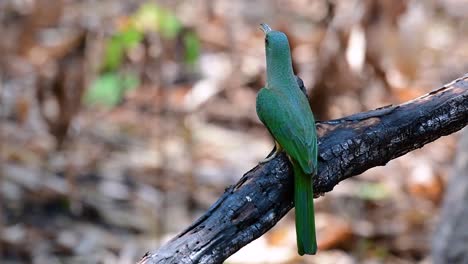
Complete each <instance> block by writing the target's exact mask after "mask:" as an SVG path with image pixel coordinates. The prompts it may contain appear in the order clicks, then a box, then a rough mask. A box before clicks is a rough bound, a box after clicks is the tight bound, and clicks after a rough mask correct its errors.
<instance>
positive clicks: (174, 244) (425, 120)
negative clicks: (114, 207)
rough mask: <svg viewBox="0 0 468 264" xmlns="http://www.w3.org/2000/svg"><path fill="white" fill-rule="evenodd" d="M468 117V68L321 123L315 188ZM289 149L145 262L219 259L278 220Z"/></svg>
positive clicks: (283, 208)
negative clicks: (429, 88) (395, 99)
mask: <svg viewBox="0 0 468 264" xmlns="http://www.w3.org/2000/svg"><path fill="white" fill-rule="evenodd" d="M467 123H468V75H465V77H463V78H460V79H458V80H456V81H454V82H452V83H450V84H447V85H445V86H444V87H442V88H440V89H438V90H436V91H433V92H431V93H429V94H427V95H425V96H422V97H420V98H417V99H415V100H412V101H410V102H408V103H405V104H402V105H398V106H387V107H383V108H380V109H377V110H373V111H369V112H364V113H360V114H355V115H352V116H348V117H345V118H342V119H338V120H333V121H328V122H319V123H318V124H317V130H318V135H319V151H320V153H319V171H318V176H317V177H316V178H315V180H314V190H315V192H316V193H325V192H328V191H331V190H332V189H333V187H334V186H335V185H337V184H338V183H339V182H340V181H342V180H344V179H346V178H349V177H351V176H354V175H358V174H360V173H362V172H364V171H366V170H368V169H370V168H372V167H375V166H382V165H385V164H386V163H387V162H388V161H390V160H392V159H394V158H397V157H399V156H402V155H404V154H406V153H408V152H410V151H412V150H414V149H417V148H420V147H422V146H424V145H425V144H427V143H429V142H431V141H434V140H436V139H438V138H439V137H441V136H445V135H448V134H451V133H453V132H455V131H457V130H460V129H461V128H463V127H465V126H466V125H467ZM290 174H291V168H290V165H289V162H288V159H287V158H286V156H285V155H284V154H281V155H279V156H278V157H276V158H275V159H273V160H272V161H270V162H268V163H266V164H262V165H258V166H257V167H255V168H253V169H252V170H250V171H249V172H247V173H246V174H245V175H244V176H243V177H242V178H241V179H240V180H239V182H238V183H237V184H236V185H235V186H232V187H230V188H228V189H226V191H225V193H224V194H223V195H222V196H221V198H220V199H219V200H218V201H217V202H216V203H215V204H214V205H212V206H211V208H210V209H209V210H208V211H207V212H206V213H205V214H204V215H203V216H202V217H201V218H200V219H198V220H196V221H195V222H194V223H193V224H192V225H191V226H190V227H188V228H187V229H186V230H185V231H183V232H182V233H181V234H179V235H178V236H177V237H175V238H173V239H172V240H171V241H169V242H168V243H167V244H165V245H163V246H162V247H161V248H160V249H158V250H155V251H153V252H151V253H147V254H146V255H145V256H144V257H143V259H142V260H141V261H140V263H221V262H222V261H224V260H225V259H226V258H227V257H229V256H230V255H232V254H233V253H234V252H236V251H237V250H239V249H240V248H242V247H243V246H245V245H246V244H248V243H249V242H251V241H252V240H254V239H256V238H258V237H260V236H261V235H262V234H264V233H265V232H267V231H268V230H269V229H270V228H271V227H273V226H274V225H275V224H276V223H277V222H278V221H279V220H280V219H281V218H282V217H283V216H284V215H285V214H286V213H287V212H288V211H289V210H290V209H291V208H292V207H293V203H292V191H293V182H292V181H293V177H291V175H290Z"/></svg>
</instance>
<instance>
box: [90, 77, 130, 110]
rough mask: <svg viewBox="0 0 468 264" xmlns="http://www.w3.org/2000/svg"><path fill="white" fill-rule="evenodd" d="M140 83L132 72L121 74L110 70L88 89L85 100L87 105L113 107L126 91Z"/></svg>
mask: <svg viewBox="0 0 468 264" xmlns="http://www.w3.org/2000/svg"><path fill="white" fill-rule="evenodd" d="M138 85H139V81H138V79H137V78H136V77H135V76H134V75H131V74H127V75H123V76H121V75H119V74H118V73H116V72H108V73H105V74H103V75H101V76H99V77H98V78H97V79H96V80H94V82H93V83H92V84H91V86H90V87H89V89H87V90H86V93H85V95H84V102H85V103H86V104H87V105H103V106H107V107H112V106H115V105H117V104H118V103H120V101H121V100H122V97H123V96H124V94H125V92H126V91H129V90H132V89H134V88H135V87H137V86H138Z"/></svg>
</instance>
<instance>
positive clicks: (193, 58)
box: [184, 31, 200, 64]
mask: <svg viewBox="0 0 468 264" xmlns="http://www.w3.org/2000/svg"><path fill="white" fill-rule="evenodd" d="M184 46H185V63H187V64H194V63H195V62H197V60H198V57H199V56H200V41H199V39H198V36H197V35H196V34H195V32H192V31H189V32H187V34H185V35H184Z"/></svg>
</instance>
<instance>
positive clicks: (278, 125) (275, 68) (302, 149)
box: [257, 24, 317, 255]
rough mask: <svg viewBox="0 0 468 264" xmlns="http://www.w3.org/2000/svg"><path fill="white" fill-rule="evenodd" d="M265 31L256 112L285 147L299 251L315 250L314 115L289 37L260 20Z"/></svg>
mask: <svg viewBox="0 0 468 264" xmlns="http://www.w3.org/2000/svg"><path fill="white" fill-rule="evenodd" d="M261 28H262V30H263V32H264V33H265V50H266V65H267V84H266V86H265V87H263V88H262V89H261V90H260V91H259V92H258V95H257V115H258V117H259V118H260V120H261V121H262V123H263V124H264V125H265V126H266V127H267V128H268V130H269V131H270V134H271V135H272V136H273V138H274V139H275V144H276V151H275V153H274V154H273V155H271V156H270V157H268V158H267V159H266V160H265V161H268V160H271V159H272V158H274V157H275V155H276V154H277V153H279V152H280V151H281V150H282V149H284V150H285V151H286V154H287V155H288V157H289V160H290V161H291V163H292V166H293V171H294V204H295V207H296V237H297V248H298V253H299V255H304V254H311V255H313V254H315V253H316V252H317V242H316V238H315V220H314V193H313V187H312V183H313V182H312V178H313V176H314V175H315V174H316V173H317V134H316V128H315V120H314V115H313V114H312V110H311V109H310V105H309V102H308V100H307V97H306V96H305V94H304V93H303V92H302V91H301V89H300V88H299V85H298V84H297V81H296V77H295V76H294V72H293V68H292V61H291V52H290V48H289V42H288V38H287V37H286V35H285V34H284V33H283V32H280V31H274V30H272V29H271V28H270V27H269V26H268V25H267V24H261Z"/></svg>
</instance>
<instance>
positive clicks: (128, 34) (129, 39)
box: [117, 27, 143, 48]
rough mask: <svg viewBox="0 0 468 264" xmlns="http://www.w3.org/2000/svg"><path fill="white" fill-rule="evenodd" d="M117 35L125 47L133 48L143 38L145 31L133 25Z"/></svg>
mask: <svg viewBox="0 0 468 264" xmlns="http://www.w3.org/2000/svg"><path fill="white" fill-rule="evenodd" d="M117 37H118V39H119V41H120V42H121V43H122V45H123V46H124V47H125V48H131V47H134V46H135V45H137V44H138V43H140V42H141V41H142V40H143V33H142V32H140V31H138V30H137V29H135V28H133V27H129V28H127V29H126V30H125V31H122V32H120V34H119V35H117Z"/></svg>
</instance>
